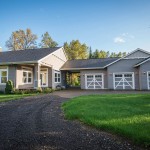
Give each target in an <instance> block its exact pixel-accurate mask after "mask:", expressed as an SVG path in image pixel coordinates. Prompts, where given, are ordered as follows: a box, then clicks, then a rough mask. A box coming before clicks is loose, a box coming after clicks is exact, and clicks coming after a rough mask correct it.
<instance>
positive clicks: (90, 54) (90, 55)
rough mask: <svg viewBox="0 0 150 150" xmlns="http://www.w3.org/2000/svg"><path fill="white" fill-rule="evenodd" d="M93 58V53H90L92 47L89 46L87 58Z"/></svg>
mask: <svg viewBox="0 0 150 150" xmlns="http://www.w3.org/2000/svg"><path fill="white" fill-rule="evenodd" d="M91 58H93V54H92V48H91V46H90V49H89V59H91Z"/></svg>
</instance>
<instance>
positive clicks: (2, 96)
mask: <svg viewBox="0 0 150 150" xmlns="http://www.w3.org/2000/svg"><path fill="white" fill-rule="evenodd" d="M34 95H37V94H35V93H34V94H0V103H1V102H8V101H11V100H18V99H22V98H24V97H29V96H34Z"/></svg>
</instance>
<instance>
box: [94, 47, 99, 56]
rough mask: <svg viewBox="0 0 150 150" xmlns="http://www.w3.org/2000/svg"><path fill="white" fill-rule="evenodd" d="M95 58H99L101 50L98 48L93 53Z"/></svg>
mask: <svg viewBox="0 0 150 150" xmlns="http://www.w3.org/2000/svg"><path fill="white" fill-rule="evenodd" d="M93 58H99V50H98V49H96V50H95V52H94V53H93Z"/></svg>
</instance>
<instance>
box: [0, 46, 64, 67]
mask: <svg viewBox="0 0 150 150" xmlns="http://www.w3.org/2000/svg"><path fill="white" fill-rule="evenodd" d="M59 48H61V47H54V48H39V49H26V50H16V51H5V52H0V65H3V64H4V65H5V64H19V63H35V62H38V60H40V59H42V58H44V57H46V56H47V55H49V54H51V53H53V52H54V51H56V50H58V49H59Z"/></svg>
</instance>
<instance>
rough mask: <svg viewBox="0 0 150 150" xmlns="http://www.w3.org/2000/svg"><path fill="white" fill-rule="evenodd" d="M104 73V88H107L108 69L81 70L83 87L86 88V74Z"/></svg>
mask: <svg viewBox="0 0 150 150" xmlns="http://www.w3.org/2000/svg"><path fill="white" fill-rule="evenodd" d="M96 73H102V74H103V75H104V88H105V89H107V84H108V83H107V71H106V70H105V69H104V70H81V71H80V79H81V89H86V83H85V74H96Z"/></svg>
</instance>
